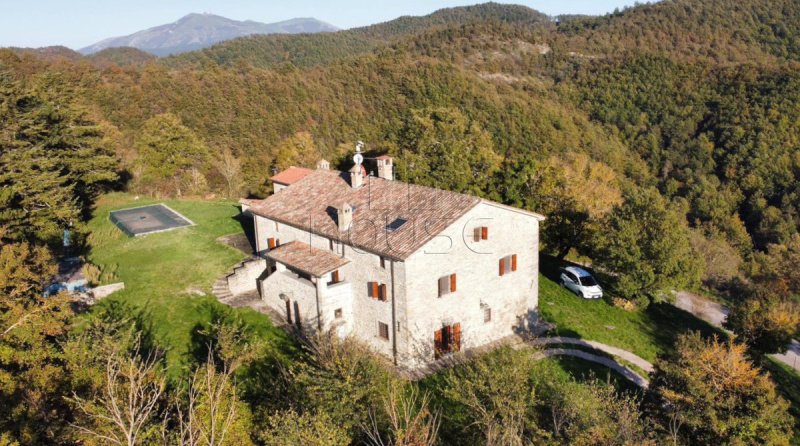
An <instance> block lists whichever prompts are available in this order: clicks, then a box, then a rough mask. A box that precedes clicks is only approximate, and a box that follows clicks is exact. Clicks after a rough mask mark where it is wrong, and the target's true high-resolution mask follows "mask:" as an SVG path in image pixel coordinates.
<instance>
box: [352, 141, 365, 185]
mask: <svg viewBox="0 0 800 446" xmlns="http://www.w3.org/2000/svg"><path fill="white" fill-rule="evenodd" d="M362 147H364V143H363V142H361V141H359V142H358V144H356V154H355V155H353V163H355V164H353V167H352V168H351V169H350V186H351V187H352V188H353V189H358V188H359V187H361V186H362V185H363V184H364V167H363V166H362V165H361V163H363V162H364V155H362V154H361V148H362Z"/></svg>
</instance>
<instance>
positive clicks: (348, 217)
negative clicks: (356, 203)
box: [336, 203, 353, 232]
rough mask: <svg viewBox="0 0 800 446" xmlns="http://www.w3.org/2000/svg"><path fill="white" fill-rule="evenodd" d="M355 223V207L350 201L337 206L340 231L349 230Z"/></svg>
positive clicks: (337, 223) (337, 221)
mask: <svg viewBox="0 0 800 446" xmlns="http://www.w3.org/2000/svg"><path fill="white" fill-rule="evenodd" d="M352 223H353V207H352V206H350V204H349V203H344V204H342V205H341V206H339V207H338V208H336V225H337V226H339V231H340V232H343V231H347V230H348V229H350V225H351V224H352Z"/></svg>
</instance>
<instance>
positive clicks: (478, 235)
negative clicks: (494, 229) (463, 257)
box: [474, 228, 481, 242]
mask: <svg viewBox="0 0 800 446" xmlns="http://www.w3.org/2000/svg"><path fill="white" fill-rule="evenodd" d="M474 237H475V241H476V242H479V241H481V228H475V231H474Z"/></svg>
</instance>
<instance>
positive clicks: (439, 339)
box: [433, 323, 461, 359]
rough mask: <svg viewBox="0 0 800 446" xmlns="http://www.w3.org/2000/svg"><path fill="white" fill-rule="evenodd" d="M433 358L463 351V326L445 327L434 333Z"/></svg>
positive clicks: (457, 324)
mask: <svg viewBox="0 0 800 446" xmlns="http://www.w3.org/2000/svg"><path fill="white" fill-rule="evenodd" d="M433 349H434V352H433V356H434V358H435V359H439V358H441V357H442V356H444V355H446V354H448V353H453V352H457V351H460V350H461V324H460V323H455V324H453V325H445V326H444V327H442V328H441V329H439V330H436V331H435V332H434V333H433Z"/></svg>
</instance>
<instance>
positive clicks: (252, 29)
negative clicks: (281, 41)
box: [80, 14, 337, 56]
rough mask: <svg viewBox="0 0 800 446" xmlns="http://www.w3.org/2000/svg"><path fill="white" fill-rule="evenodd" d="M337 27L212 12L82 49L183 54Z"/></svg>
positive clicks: (89, 51) (313, 21)
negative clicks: (268, 36)
mask: <svg viewBox="0 0 800 446" xmlns="http://www.w3.org/2000/svg"><path fill="white" fill-rule="evenodd" d="M336 30H337V28H336V27H335V26H332V25H330V24H327V23H325V22H321V21H319V20H316V19H313V18H297V19H291V20H286V21H283V22H277V23H269V24H267V23H259V22H254V21H250V20H248V21H237V20H231V19H227V18H225V17H220V16H217V15H213V14H189V15H187V16H185V17H182V18H181V19H179V20H177V21H176V22H174V23H168V24H166V25H160V26H156V27H153V28H148V29H146V30H143V31H139V32H136V33H133V34H130V35H127V36H123V37H112V38H108V39H105V40H102V41H100V42H97V43H95V44H93V45H90V46H87V47H86V48H82V49H81V50H80V52H81V53H82V54H92V53H96V52H98V51H101V50H104V49H108V48H117V47H133V48H137V49H140V50H143V51H146V52H148V53H152V54H155V55H157V56H167V55H170V54H177V53H183V52H187V51H193V50H198V49H201V48H205V47H208V46H211V45H213V44H215V43H218V42H222V41H225V40H230V39H235V38H237V37H242V36H248V35H251V34H286V33H288V34H293V33H317V32H330V31H336Z"/></svg>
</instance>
